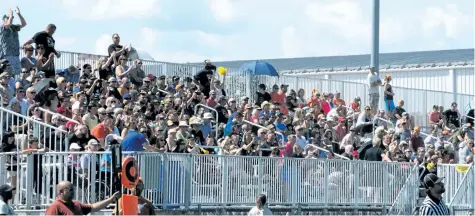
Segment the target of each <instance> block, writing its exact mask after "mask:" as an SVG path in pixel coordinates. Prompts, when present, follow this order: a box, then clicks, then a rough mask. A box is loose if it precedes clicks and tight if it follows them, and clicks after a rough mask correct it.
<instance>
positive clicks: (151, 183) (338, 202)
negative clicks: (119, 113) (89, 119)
mask: <svg viewBox="0 0 475 216" xmlns="http://www.w3.org/2000/svg"><path fill="white" fill-rule="evenodd" d="M110 154H111V153H110V152H109V151H107V150H106V151H105V152H46V153H30V154H28V155H27V156H26V162H25V164H23V165H21V166H22V169H23V167H24V169H25V170H27V172H26V174H27V176H26V179H27V181H25V185H22V188H21V189H22V190H25V191H26V192H27V193H28V194H27V195H25V197H26V198H25V199H26V204H22V205H26V207H28V209H30V208H31V207H39V208H46V207H47V206H49V205H50V204H51V203H52V202H53V201H54V198H55V195H56V194H57V191H56V185H57V184H58V183H59V182H60V181H64V180H68V181H71V182H72V183H73V185H74V188H75V192H76V193H75V199H77V200H79V201H81V202H89V203H94V202H97V201H100V200H102V199H106V198H108V197H110V196H111V194H112V192H113V191H112V188H111V187H110V186H111V185H112V182H111V181H112V173H110V172H107V167H106V166H105V164H107V162H108V161H109V160H108V159H107V157H110V156H111V155H110ZM125 155H128V156H133V157H135V158H136V159H137V162H138V166H139V173H140V176H141V177H142V178H143V179H144V184H145V189H144V191H143V196H144V197H145V198H147V199H149V200H150V201H151V202H152V203H153V204H154V205H155V206H156V207H161V208H165V209H175V208H185V209H186V208H197V207H198V206H200V207H201V208H206V207H216V206H242V205H245V206H253V205H255V197H256V196H257V195H258V194H261V193H263V194H266V195H267V197H268V203H269V205H292V206H297V205H299V204H305V205H310V206H312V205H318V206H325V207H328V208H340V207H341V206H346V207H351V206H352V207H355V206H358V207H359V206H383V207H386V208H389V207H390V206H391V205H392V204H393V203H394V201H395V200H396V198H397V197H398V194H399V192H400V191H401V190H402V189H403V186H404V184H405V182H406V181H407V178H408V177H409V176H410V174H411V172H412V170H413V169H414V167H415V164H411V163H398V162H391V163H387V162H369V161H347V160H320V159H300V158H281V157H247V156H222V155H202V154H174V153H173V154H172V153H156V152H153V153H152V152H123V156H125ZM1 157H2V156H0V158H1ZM29 170H37V171H34V172H33V171H29ZM104 172H105V173H104ZM1 177H2V178H3V176H1ZM2 178H0V179H2Z"/></svg>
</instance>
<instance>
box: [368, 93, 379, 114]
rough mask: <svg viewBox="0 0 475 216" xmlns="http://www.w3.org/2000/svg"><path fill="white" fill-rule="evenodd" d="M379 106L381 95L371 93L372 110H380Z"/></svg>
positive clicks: (370, 104)
mask: <svg viewBox="0 0 475 216" xmlns="http://www.w3.org/2000/svg"><path fill="white" fill-rule="evenodd" d="M378 104H379V93H371V94H369V106H370V107H371V109H375V110H377V109H378Z"/></svg>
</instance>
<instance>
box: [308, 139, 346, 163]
mask: <svg viewBox="0 0 475 216" xmlns="http://www.w3.org/2000/svg"><path fill="white" fill-rule="evenodd" d="M338 144H339V143H338ZM314 147H315V148H316V149H318V150H319V151H323V152H326V153H330V154H331V153H333V154H334V155H335V157H337V158H341V159H343V160H351V159H350V158H347V157H345V156H343V155H341V154H337V153H335V152H331V151H329V150H327V149H324V148H322V147H318V146H316V145H314Z"/></svg>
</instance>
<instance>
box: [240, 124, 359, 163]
mask: <svg viewBox="0 0 475 216" xmlns="http://www.w3.org/2000/svg"><path fill="white" fill-rule="evenodd" d="M243 122H245V123H247V124H250V125H253V126H256V127H258V128H262V129H265V130H269V128H266V127H264V126H262V125H260V124H256V123H253V122H250V121H248V120H243ZM274 133H276V134H278V135H280V136H282V146H285V141H284V134H282V133H280V132H277V131H274ZM315 147H316V148H317V149H318V150H320V151H324V152H327V153H331V152H330V151H328V150H326V149H324V148H321V147H318V146H315ZM333 154H334V155H335V156H336V157H338V158H341V159H344V160H350V159H349V158H347V157H345V156H343V155H340V154H336V153H333Z"/></svg>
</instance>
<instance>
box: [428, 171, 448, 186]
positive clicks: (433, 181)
mask: <svg viewBox="0 0 475 216" xmlns="http://www.w3.org/2000/svg"><path fill="white" fill-rule="evenodd" d="M442 180H444V177H437V176H436V175H435V174H434V173H429V174H427V175H426V176H425V177H424V186H425V187H426V188H430V187H434V186H435V184H437V183H440V182H442Z"/></svg>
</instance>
